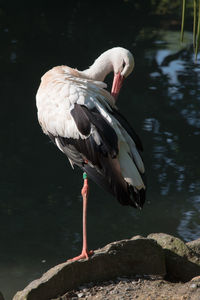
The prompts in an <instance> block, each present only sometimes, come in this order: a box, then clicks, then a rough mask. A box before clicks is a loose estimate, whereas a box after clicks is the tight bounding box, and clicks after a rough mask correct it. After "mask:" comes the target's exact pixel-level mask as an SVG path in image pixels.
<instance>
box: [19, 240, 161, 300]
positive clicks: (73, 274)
mask: <svg viewBox="0 0 200 300" xmlns="http://www.w3.org/2000/svg"><path fill="white" fill-rule="evenodd" d="M134 274H140V275H141V274H148V275H155V276H158V278H163V277H164V276H165V274H166V270H165V259H164V253H163V250H162V248H161V247H160V246H159V245H158V244H157V243H156V242H155V241H154V240H152V239H147V238H143V237H139V236H138V237H134V238H132V239H130V240H122V241H119V242H114V243H111V244H108V245H107V246H105V247H104V248H102V249H100V250H97V251H95V254H94V255H93V256H92V257H91V258H90V259H89V260H81V261H77V262H65V263H63V264H60V265H58V266H55V267H54V268H52V269H50V270H49V271H48V272H46V273H45V274H44V275H43V276H42V277H41V278H40V279H37V280H35V281H33V282H31V283H30V284H29V285H28V286H27V287H26V288H25V289H24V290H23V291H20V292H18V293H17V294H16V295H15V296H14V298H13V300H25V299H26V300H49V299H52V298H55V297H58V296H60V295H63V294H64V293H66V292H67V291H69V290H72V289H74V288H76V287H77V286H80V285H81V284H84V283H88V282H91V281H92V282H93V283H94V282H98V281H103V280H110V279H112V278H115V277H117V276H130V275H134Z"/></svg>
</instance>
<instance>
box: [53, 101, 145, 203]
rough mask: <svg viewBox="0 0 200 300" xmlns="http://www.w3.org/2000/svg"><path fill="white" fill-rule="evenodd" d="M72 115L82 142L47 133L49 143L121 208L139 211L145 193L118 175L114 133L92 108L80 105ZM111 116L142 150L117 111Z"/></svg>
mask: <svg viewBox="0 0 200 300" xmlns="http://www.w3.org/2000/svg"><path fill="white" fill-rule="evenodd" d="M71 115H72V117H73V119H74V121H75V123H76V125H77V128H78V130H79V132H80V133H81V134H82V135H84V136H85V138H81V137H80V138H79V139H75V138H67V137H61V136H56V137H54V136H53V135H52V134H50V133H49V136H50V138H51V139H52V141H53V142H54V143H55V144H56V143H59V146H60V148H61V149H62V151H63V152H64V153H65V154H66V155H67V156H68V157H69V159H70V160H71V161H72V162H73V163H74V164H76V165H77V166H79V167H80V168H81V169H82V170H84V171H85V172H86V173H87V174H88V176H89V177H90V178H91V179H93V180H94V181H95V182H96V183H97V184H98V185H100V186H101V187H102V188H103V189H105V190H107V191H108V192H110V193H111V194H112V195H113V196H115V197H116V198H117V200H118V201H119V202H120V203H121V204H122V205H131V206H133V207H138V206H139V207H142V205H143V203H144V200H145V191H144V190H143V189H141V190H140V191H136V190H135V189H134V188H133V187H131V186H129V185H128V183H127V182H126V181H125V180H124V178H123V177H122V174H121V172H118V168H117V163H118V162H117V159H115V158H116V156H117V154H118V138H117V135H116V133H115V130H114V129H113V128H112V127H111V126H110V124H109V123H108V122H107V120H106V119H105V118H104V117H103V116H102V115H101V114H100V112H99V111H98V110H97V109H95V108H94V109H92V110H89V109H88V108H87V107H85V106H83V105H79V104H75V105H74V108H73V109H72V110H71ZM113 115H114V117H115V118H116V119H117V120H118V121H119V122H120V124H121V125H122V126H123V127H124V128H125V129H126V131H127V132H128V134H129V135H130V136H131V137H132V138H133V139H134V141H135V143H136V145H137V147H138V148H139V149H140V150H141V149H142V145H141V142H140V139H139V137H138V136H137V135H136V133H135V132H134V131H133V129H132V128H131V126H130V125H129V123H128V122H127V121H126V119H125V118H124V117H123V116H122V115H121V114H120V113H119V112H118V111H117V110H116V111H115V110H113ZM92 126H94V127H95V129H96V130H97V132H98V134H99V137H100V143H99V144H97V143H96V141H95V139H94V136H93V135H92V134H91V128H92Z"/></svg>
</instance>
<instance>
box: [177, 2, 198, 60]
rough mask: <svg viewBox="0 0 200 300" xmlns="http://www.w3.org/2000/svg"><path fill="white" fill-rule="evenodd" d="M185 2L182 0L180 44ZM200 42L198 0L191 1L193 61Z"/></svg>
mask: <svg viewBox="0 0 200 300" xmlns="http://www.w3.org/2000/svg"><path fill="white" fill-rule="evenodd" d="M185 11H186V0H182V22H181V42H183V37H184V23H185ZM199 42H200V0H193V47H194V53H195V59H197V53H198V50H199Z"/></svg>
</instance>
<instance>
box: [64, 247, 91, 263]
mask: <svg viewBox="0 0 200 300" xmlns="http://www.w3.org/2000/svg"><path fill="white" fill-rule="evenodd" d="M93 254H94V251H93V250H90V251H88V250H82V252H81V254H80V255H78V256H76V257H73V258H70V259H68V260H67V261H77V260H80V259H88V258H89V256H91V255H93Z"/></svg>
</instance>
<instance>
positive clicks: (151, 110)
mask: <svg viewBox="0 0 200 300" xmlns="http://www.w3.org/2000/svg"><path fill="white" fill-rule="evenodd" d="M77 11H78V8H77V7H75V8H74V10H72V14H71V15H69V13H68V12H66V14H67V16H68V19H67V20H66V21H64V20H63V18H60V19H59V18H58V16H57V19H56V20H57V22H55V21H54V20H53V17H54V13H53V12H51V13H49V14H45V13H44V12H42V10H41V11H40V12H37V13H36V12H35V13H32V12H29V14H26V15H24V14H23V13H21V12H18V14H14V13H13V15H12V14H11V15H6V14H3V20H4V22H2V26H1V27H2V28H1V34H0V39H1V45H3V46H1V47H2V51H1V56H0V62H1V73H2V74H1V111H0V125H1V126H0V135H1V148H0V164H1V173H0V199H1V201H0V243H1V248H0V290H1V291H2V292H3V294H4V295H5V297H6V299H10V298H11V297H12V296H13V295H14V294H15V292H16V291H17V290H20V289H23V288H24V287H25V286H26V285H27V284H28V283H29V282H30V281H31V280H33V279H35V278H38V277H39V276H40V275H41V274H42V273H43V272H44V271H46V270H47V269H48V268H50V267H52V266H54V265H55V264H58V263H61V262H63V261H65V260H66V259H67V258H70V257H72V256H74V255H77V254H79V252H80V250H81V233H82V229H81V222H82V221H81V216H82V202H81V198H80V189H81V185H82V174H81V172H80V171H79V170H77V169H76V170H75V171H73V170H72V169H71V167H70V165H69V163H68V160H67V159H66V158H65V157H64V155H62V153H60V152H59V151H58V150H57V149H56V147H55V146H53V145H52V144H51V143H50V142H49V140H48V139H47V138H46V137H45V136H44V135H43V134H42V132H41V129H40V127H39V125H38V122H37V117H36V108H35V94H36V91H37V88H38V85H39V81H40V77H41V75H42V74H43V73H44V72H45V71H46V70H48V69H49V68H51V67H53V66H54V65H59V64H68V65H71V66H72V67H77V68H79V69H80V70H81V69H84V68H87V66H88V65H90V64H91V63H92V62H93V60H94V59H95V58H96V57H97V56H98V55H99V54H100V53H101V52H103V51H104V50H106V49H108V48H110V47H113V46H116V45H120V46H124V47H127V48H128V49H129V50H131V51H132V52H133V54H134V56H135V63H136V67H135V71H134V74H133V75H131V77H130V78H128V79H127V80H126V82H125V85H124V88H123V90H122V92H121V95H120V98H119V100H118V106H119V107H120V109H121V111H122V112H123V114H124V115H126V117H127V119H128V120H129V121H130V122H131V123H132V124H133V126H134V128H135V130H136V131H137V132H138V133H139V135H140V136H141V138H142V140H143V144H144V148H145V151H144V155H143V157H144V161H145V164H146V170H147V179H148V193H147V202H146V205H145V206H144V209H143V210H142V211H137V210H134V209H132V208H129V207H122V206H120V204H118V203H117V202H116V201H115V199H113V198H112V197H111V196H110V195H109V194H107V193H105V192H104V191H102V190H101V189H100V188H99V187H97V186H96V185H95V184H93V183H91V190H90V198H89V209H88V235H89V236H88V240H89V246H90V248H91V249H96V248H98V247H101V246H104V245H105V244H107V243H109V242H112V241H115V240H119V239H124V238H130V237H132V236H134V235H136V234H141V235H144V236H146V235H147V234H149V233H151V232H166V233H169V234H173V235H175V236H178V237H180V238H182V239H183V240H185V241H190V240H193V239H195V238H198V237H199V232H200V219H199V212H200V185H199V183H200V167H199V166H200V155H199V153H200V84H199V82H200V68H199V66H200V57H199V60H198V61H197V63H194V57H193V53H192V50H191V49H190V48H189V47H188V45H189V44H190V43H191V40H192V37H191V33H188V32H186V34H185V41H186V43H185V44H182V45H180V44H179V31H173V30H166V29H165V30H161V29H159V30H158V29H155V28H153V27H150V26H149V27H145V28H142V27H141V28H135V27H134V26H133V25H132V24H133V23H132V22H133V21H129V23H126V24H125V25H126V26H127V24H129V26H128V31H125V27H121V31H120V27H118V30H117V33H116V35H115V34H112V35H111V34H110V33H111V30H110V29H109V28H108V27H109V26H108V25H109V24H107V23H106V20H107V19H105V20H104V23H103V25H102V24H101V26H103V27H101V28H100V27H99V25H98V23H95V27H94V28H92V25H93V23H92V22H93V20H92V19H90V18H89V19H88V21H87V22H88V23H87V24H85V23H84V26H85V30H84V28H80V31H78V29H77V27H78V25H77V23H76V22H78V21H77V18H76V16H77ZM61 16H62V17H63V14H61ZM79 21H80V20H79ZM82 24H83V23H82ZM79 25H80V24H79ZM80 26H81V25H80ZM84 26H83V27H84ZM131 26H132V27H131ZM105 28H108V29H107V31H106V30H105ZM157 28H158V26H157ZM94 30H96V35H94ZM102 30H103V33H104V34H102ZM126 30H127V29H126ZM134 30H135V32H134V33H133V31H134ZM83 32H84V35H83ZM113 32H114V31H113ZM125 33H126V34H125ZM108 80H109V83H110V80H111V78H109V79H108Z"/></svg>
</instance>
